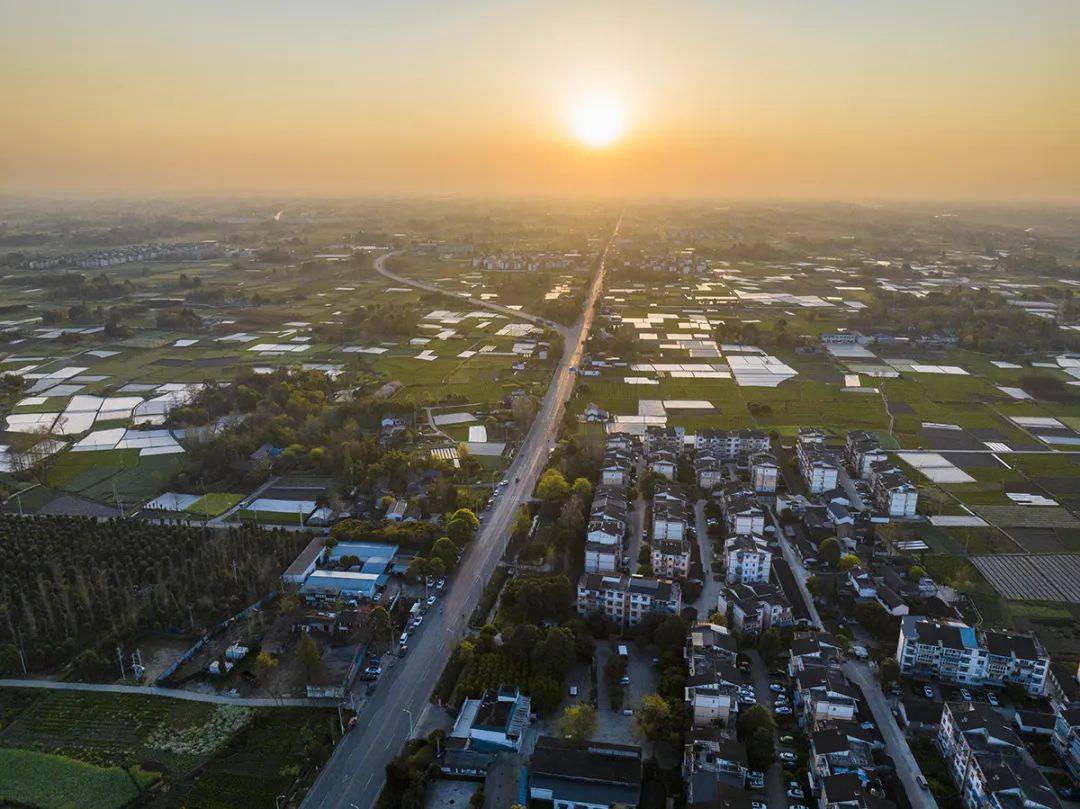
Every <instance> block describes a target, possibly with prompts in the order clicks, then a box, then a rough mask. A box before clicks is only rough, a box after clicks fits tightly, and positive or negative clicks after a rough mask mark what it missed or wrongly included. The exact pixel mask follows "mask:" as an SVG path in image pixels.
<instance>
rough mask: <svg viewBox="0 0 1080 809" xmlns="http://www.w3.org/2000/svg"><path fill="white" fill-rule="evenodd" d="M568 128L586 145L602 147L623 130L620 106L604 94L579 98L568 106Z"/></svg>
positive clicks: (618, 135) (595, 147)
mask: <svg viewBox="0 0 1080 809" xmlns="http://www.w3.org/2000/svg"><path fill="white" fill-rule="evenodd" d="M569 118H570V129H571V130H572V131H573V133H574V136H575V137H576V138H577V139H578V140H579V141H581V142H582V143H583V144H585V145H586V146H588V147H590V148H593V149H602V148H604V147H605V146H610V145H611V144H613V143H614V142H615V141H617V140H618V139H619V138H620V137H622V134H623V132H624V130H625V122H624V116H623V109H622V106H621V105H620V104H619V102H618V100H617V99H615V98H613V97H611V96H605V95H590V96H586V97H583V98H580V99H578V100H577V102H575V103H574V104H573V105H572V106H571V107H570V114H569Z"/></svg>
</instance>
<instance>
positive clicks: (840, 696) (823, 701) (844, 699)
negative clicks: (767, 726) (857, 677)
mask: <svg viewBox="0 0 1080 809" xmlns="http://www.w3.org/2000/svg"><path fill="white" fill-rule="evenodd" d="M794 693H795V704H796V706H798V708H799V711H800V714H799V722H800V723H802V724H805V725H806V726H807V727H810V728H819V727H822V726H824V725H828V724H831V723H833V722H850V721H851V720H853V719H854V718H855V713H856V709H857V705H858V703H857V701H856V696H857V695H856V692H855V689H854V688H852V687H851V685H849V684H848V681H847V680H846V679H845V677H844V675H843V673H841V671H840V670H839V669H837V668H831V667H825V666H808V667H806V668H804V669H803V670H802V671H799V672H796V674H795V689H794Z"/></svg>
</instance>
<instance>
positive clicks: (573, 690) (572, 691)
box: [570, 685, 578, 697]
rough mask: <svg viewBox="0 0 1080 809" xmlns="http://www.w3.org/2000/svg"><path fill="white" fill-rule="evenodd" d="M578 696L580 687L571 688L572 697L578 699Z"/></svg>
mask: <svg viewBox="0 0 1080 809" xmlns="http://www.w3.org/2000/svg"><path fill="white" fill-rule="evenodd" d="M577 695H578V687H577V686H576V685H572V686H570V696H572V697H576V696H577Z"/></svg>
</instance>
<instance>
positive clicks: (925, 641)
mask: <svg viewBox="0 0 1080 809" xmlns="http://www.w3.org/2000/svg"><path fill="white" fill-rule="evenodd" d="M896 659H897V660H898V661H899V663H900V671H901V673H902V674H905V675H907V676H909V677H928V678H932V679H936V680H943V681H945V682H953V683H959V684H961V685H980V686H981V685H991V686H1003V685H1005V684H1006V683H1017V684H1019V685H1022V686H1023V687H1024V689H1025V690H1026V691H1027V692H1028V693H1030V694H1034V695H1041V694H1043V693H1044V692H1045V689H1046V679H1047V674H1048V671H1049V667H1050V658H1049V656H1048V655H1047V654H1046V650H1045V649H1043V648H1042V645H1041V644H1040V643H1039V641H1038V639H1037V638H1036V637H1035V636H1034V635H1013V634H1007V633H1004V632H985V633H979V632H976V630H974V629H973V628H971V627H970V626H968V625H966V624H963V623H960V622H959V621H933V620H930V619H927V618H924V617H920V616H914V615H905V616H904V617H903V618H902V620H901V622H900V638H899V641H898V643H897V648H896Z"/></svg>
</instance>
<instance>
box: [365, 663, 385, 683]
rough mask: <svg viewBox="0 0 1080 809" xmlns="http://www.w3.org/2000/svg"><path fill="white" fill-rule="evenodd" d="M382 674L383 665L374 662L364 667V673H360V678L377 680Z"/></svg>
mask: <svg viewBox="0 0 1080 809" xmlns="http://www.w3.org/2000/svg"><path fill="white" fill-rule="evenodd" d="M380 674H382V666H380V665H379V664H378V663H373V664H372V665H370V666H368V667H367V668H366V669H364V673H363V674H361V675H360V679H362V680H377V679H379V675H380Z"/></svg>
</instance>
